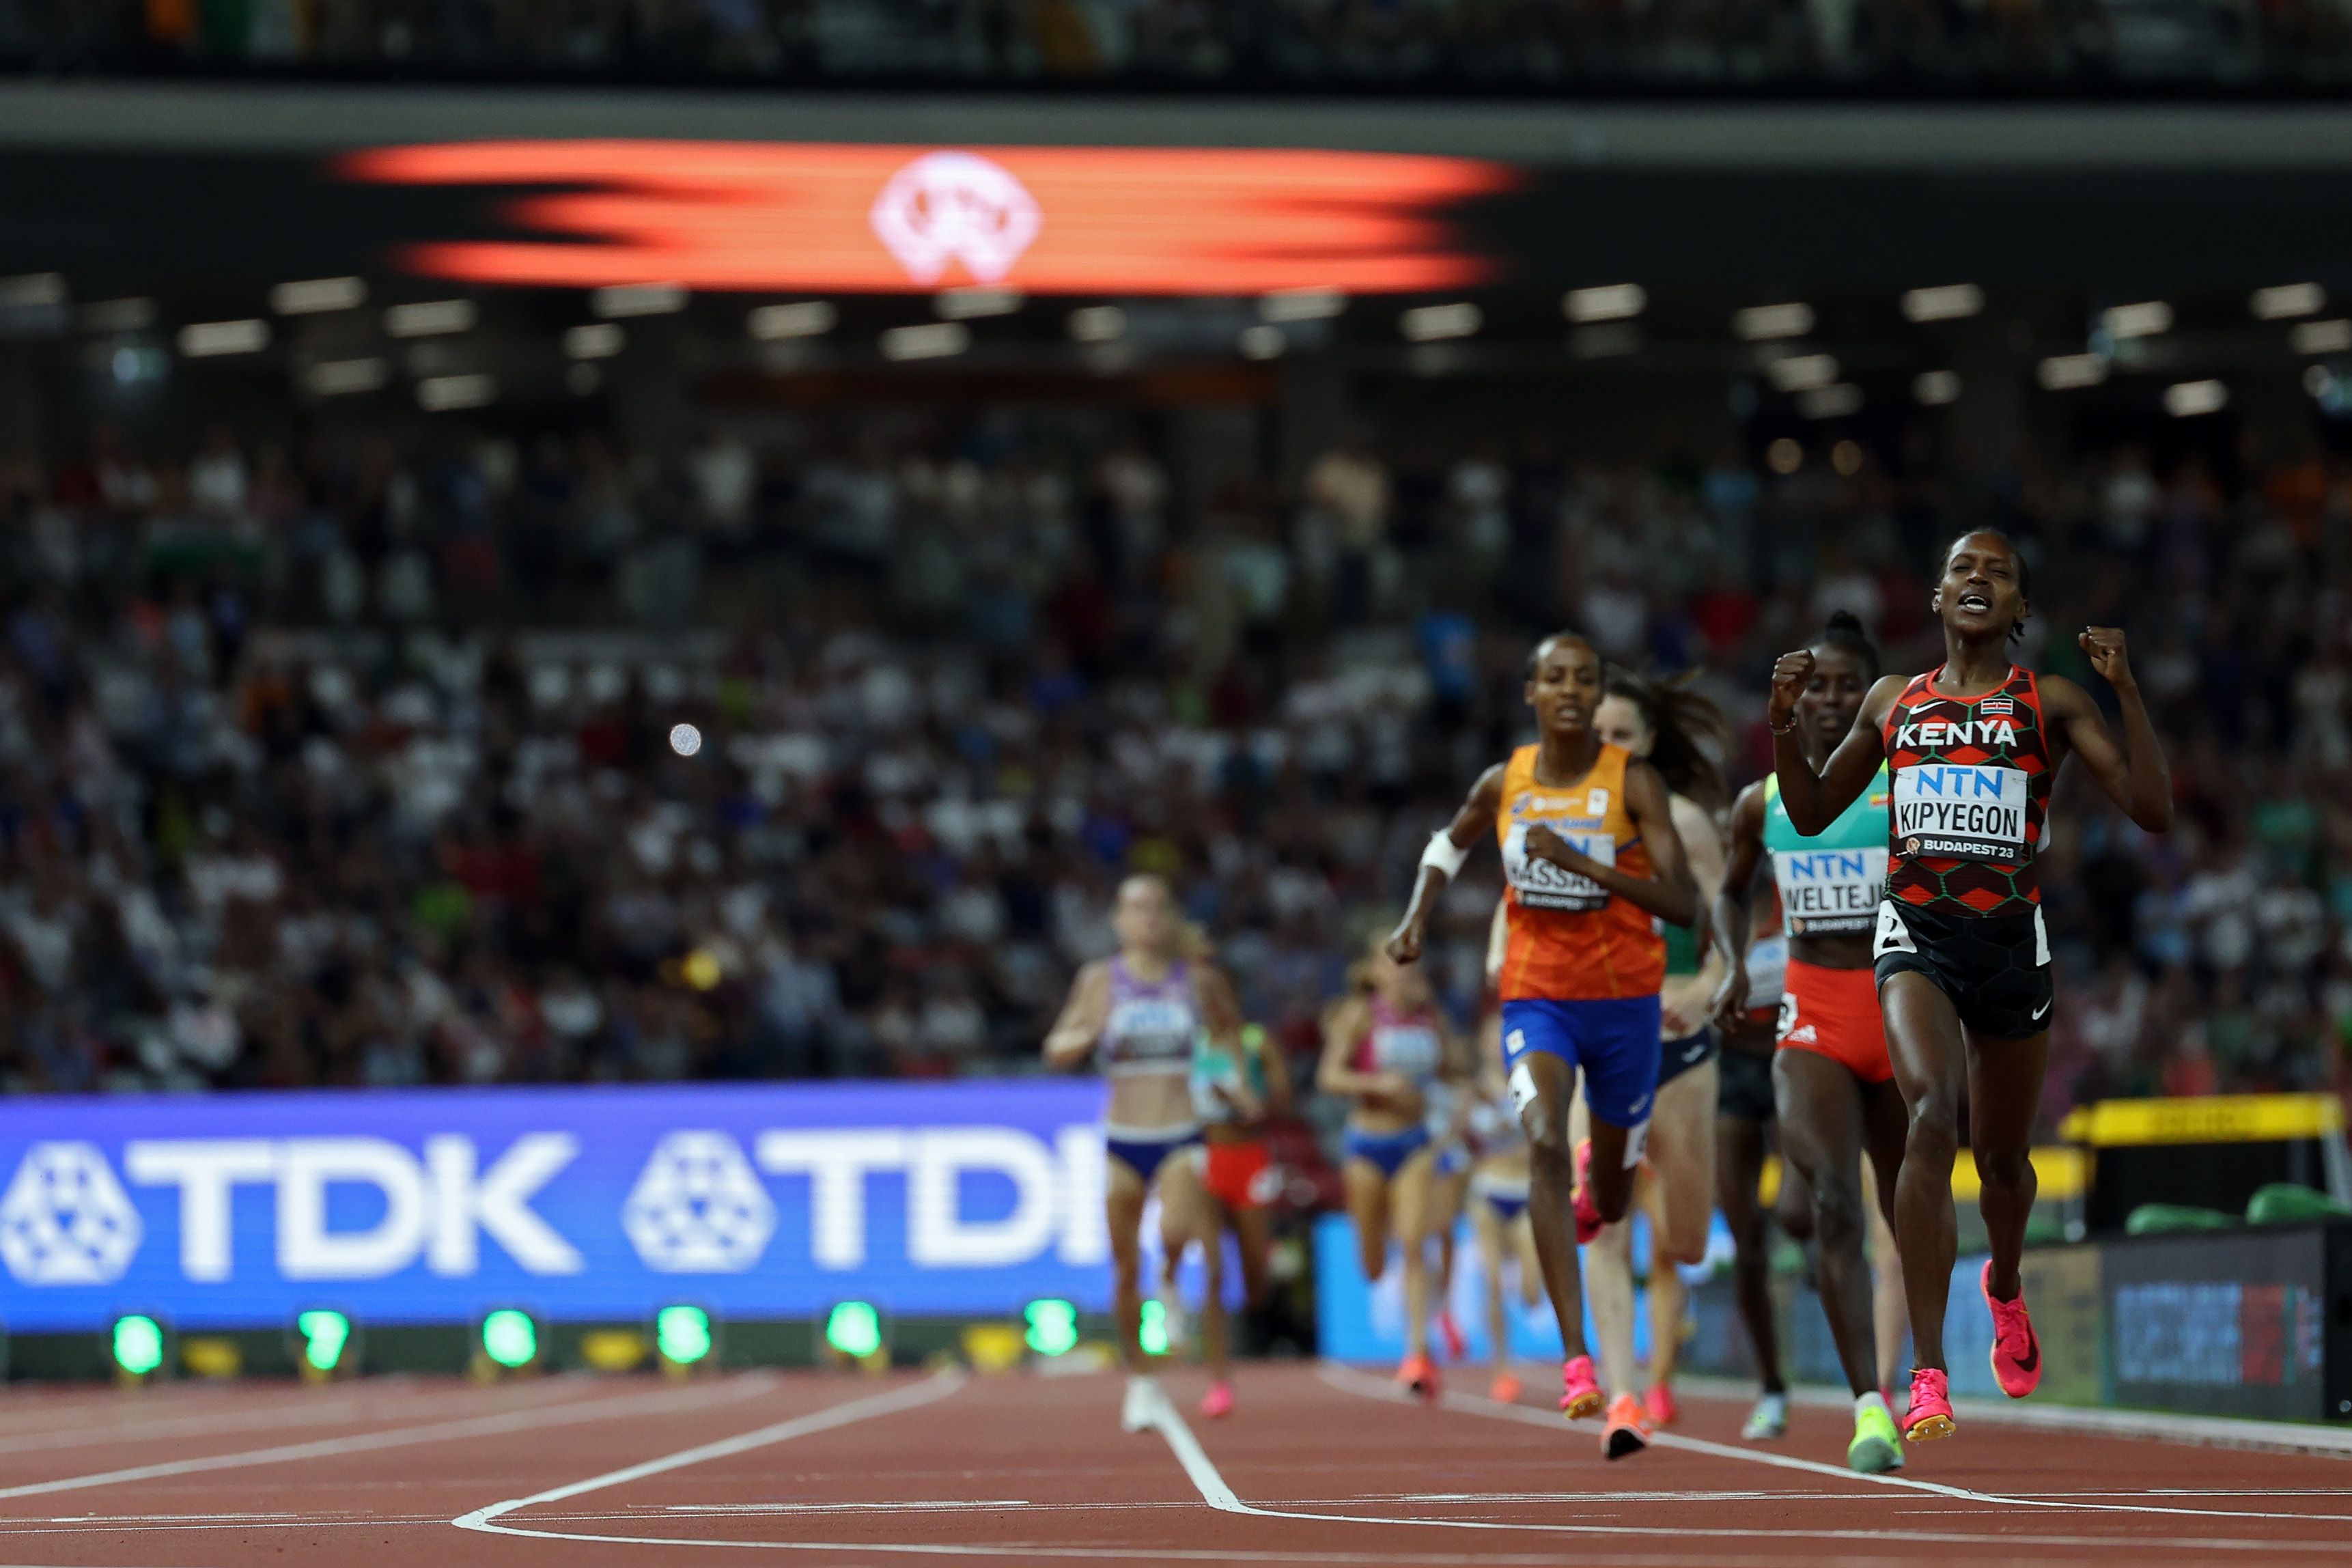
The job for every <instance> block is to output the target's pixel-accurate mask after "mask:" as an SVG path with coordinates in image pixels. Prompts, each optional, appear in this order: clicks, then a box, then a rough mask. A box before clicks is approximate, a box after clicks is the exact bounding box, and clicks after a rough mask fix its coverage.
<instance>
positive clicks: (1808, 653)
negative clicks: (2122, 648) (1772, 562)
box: [1764, 632, 2123, 730]
mask: <svg viewBox="0 0 2352 1568" xmlns="http://www.w3.org/2000/svg"><path fill="white" fill-rule="evenodd" d="M2122 635H2123V634H2122V633H2120V632H2118V633H2116V636H2117V637H2121V636H2122ZM1812 679H1813V655H1812V650H1811V649H1810V648H1799V649H1798V650H1797V651H1796V652H1794V653H1784V654H1782V655H1781V656H1780V658H1778V659H1776V660H1775V661H1774V662H1773V665H1772V695H1771V698H1770V699H1769V700H1768V701H1767V703H1766V704H1765V710H1764V711H1765V715H1766V717H1767V718H1768V719H1769V721H1770V722H1771V725H1772V728H1774V729H1775V730H1785V729H1787V728H1788V727H1789V721H1790V720H1791V719H1793V718H1795V717H1796V713H1797V699H1798V698H1800V697H1802V696H1803V695H1804V694H1805V687H1806V685H1807V684H1808V683H1810V682H1811V680H1812Z"/></svg>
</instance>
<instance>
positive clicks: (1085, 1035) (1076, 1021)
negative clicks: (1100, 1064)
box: [1045, 959, 1110, 1068]
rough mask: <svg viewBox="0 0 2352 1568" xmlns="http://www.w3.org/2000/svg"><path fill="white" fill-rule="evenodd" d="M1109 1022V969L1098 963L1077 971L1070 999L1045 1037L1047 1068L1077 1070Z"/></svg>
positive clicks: (1071, 986)
mask: <svg viewBox="0 0 2352 1568" xmlns="http://www.w3.org/2000/svg"><path fill="white" fill-rule="evenodd" d="M1109 1022H1110V965H1109V964H1108V963H1103V962H1102V961H1101V960H1099V959H1097V961H1095V962H1094V963H1089V964H1087V966H1086V967H1085V968H1084V969H1081V970H1079V971H1078V977H1077V979H1076V980H1075V981H1073V982H1071V984H1070V999H1069V1000H1068V1001H1066V1002H1065V1003H1063V1004H1062V1016H1060V1017H1058V1018H1056V1019H1055V1020H1054V1027H1053V1028H1052V1030H1051V1031H1050V1032H1048V1033H1047V1035H1046V1036H1045V1065H1046V1066H1047V1067H1055V1068H1066V1067H1074V1066H1076V1064H1077V1063H1079V1062H1081V1061H1083V1060H1085V1059H1086V1055H1087V1052H1088V1051H1091V1050H1093V1049H1094V1048H1095V1042H1096V1041H1097V1040H1098V1039H1100V1038H1102V1032H1103V1026H1105V1025H1107V1024H1108V1023H1109Z"/></svg>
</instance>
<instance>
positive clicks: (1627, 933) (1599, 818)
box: [1495, 745, 1666, 1002]
mask: <svg viewBox="0 0 2352 1568" xmlns="http://www.w3.org/2000/svg"><path fill="white" fill-rule="evenodd" d="M1537 750H1538V748H1536V747H1534V746H1521V747H1520V748H1519V749H1518V750H1517V751H1515V752H1512V753H1511V760H1510V762H1509V763H1508V764H1507V766H1506V767H1505V768H1504V770H1503V803H1502V808H1501V810H1500V811H1499V812H1497V813H1496V818H1495V835H1496V838H1497V839H1499V840H1500V841H1501V844H1502V848H1503V875H1504V878H1505V879H1506V881H1507V883H1508V884H1509V889H1508V891H1507V892H1506V894H1505V895H1504V898H1505V901H1506V902H1507V905H1508V907H1509V911H1510V912H1509V915H1508V916H1507V922H1508V931H1509V934H1508V936H1507V939H1506V945H1505V947H1504V950H1503V973H1502V974H1501V976H1500V984H1501V986H1502V994H1503V1000H1505V1001H1507V1002H1515V1001H1548V1002H1582V1001H1600V1000H1609V999H1615V998H1622V997H1633V996H1654V995H1656V994H1658V988H1659V986H1660V985H1661V984H1663V983H1664V980H1665V976H1666V943H1665V939H1664V937H1661V936H1660V935H1659V934H1658V931H1657V927H1656V925H1655V924H1654V922H1653V921H1651V919H1650V916H1649V914H1648V912H1647V911H1645V910H1641V909H1638V908H1636V907H1635V906H1634V905H1633V904H1631V903H1628V902H1627V901H1626V900H1623V899H1621V898H1618V897H1617V896H1616V895H1615V894H1613V893H1611V892H1610V891H1609V890H1608V889H1605V888H1603V887H1601V885H1600V884H1599V883H1597V882H1594V881H1592V880H1591V879H1589V878H1584V877H1578V876H1574V875H1571V874H1570V873H1569V872H1566V871H1563V870H1561V869H1560V868H1559V867H1557V866H1555V865H1553V864H1552V863H1551V862H1550V861H1549V860H1537V859H1530V858H1528V851H1527V837H1528V828H1529V827H1531V826H1534V825H1535V824H1537V823H1538V822H1540V823H1542V824H1544V825H1545V826H1549V828H1550V829H1551V830H1552V831H1553V832H1555V833H1557V834H1559V836H1560V837H1562V838H1565V839H1567V840H1568V841H1569V842H1570V844H1573V845H1574V846H1576V847H1577V848H1579V849H1580V850H1582V851H1583V852H1584V853H1585V854H1587V855H1589V856H1591V858H1593V859H1595V860H1597V861H1599V862H1600V863H1601V865H1603V866H1612V867H1614V868H1616V869H1618V870H1620V871H1622V872H1624V873H1625V874H1626V875H1627V876H1629V877H1647V876H1648V875H1649V874H1650V852H1649V850H1648V849H1647V848H1645V847H1643V843H1642V835H1641V831H1640V830H1639V829H1638V828H1637V827H1635V826H1634V825H1633V815H1632V814H1631V813H1630V812H1628V811H1627V810H1626V809H1625V764H1626V763H1628V762H1630V761H1632V760H1633V754H1632V753H1631V752H1627V751H1626V750H1625V749H1624V748H1623V747H1622V746H1609V745H1604V746H1602V747H1601V756H1600V759H1599V760H1598V761H1596V762H1595V763H1593V764H1592V767H1591V771H1589V772H1588V773H1585V775H1584V776H1583V777H1582V778H1581V779H1579V780H1578V781H1577V782H1576V783H1575V784H1570V785H1566V786H1561V785H1548V784H1538V783H1536V753H1537Z"/></svg>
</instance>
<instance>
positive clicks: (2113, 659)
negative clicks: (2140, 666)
mask: <svg viewBox="0 0 2352 1568" xmlns="http://www.w3.org/2000/svg"><path fill="white" fill-rule="evenodd" d="M2074 642H2075V644H2076V646H2077V647H2081V648H2082V650H2083V657H2084V658H2087V659H2089V660H2090V661H2091V668H2093V669H2095V670H2097V671H2098V672H2099V674H2100V676H2101V678H2102V679H2105V681H2106V683H2107V684H2108V685H2110V686H2112V687H2114V688H2115V689H2116V690H2118V691H2120V690H2122V689H2124V688H2126V687H2127V686H2129V685H2131V684H2132V681H2133V677H2132V672H2131V661H2130V659H2129V658H2126V656H2125V653H2124V634H2123V629H2122V628H2121V627H2120V626H2084V628H2083V629H2082V630H2081V631H2080V632H2078V633H2076V634H2075V636H2074Z"/></svg>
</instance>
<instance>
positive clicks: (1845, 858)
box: [1772, 845, 1886, 936]
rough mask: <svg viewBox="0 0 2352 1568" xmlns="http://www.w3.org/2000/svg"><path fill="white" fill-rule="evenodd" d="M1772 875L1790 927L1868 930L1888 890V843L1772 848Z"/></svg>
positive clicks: (1818, 931)
mask: <svg viewBox="0 0 2352 1568" xmlns="http://www.w3.org/2000/svg"><path fill="white" fill-rule="evenodd" d="M1772 880H1773V883H1774V885H1775V886H1776V887H1778V888H1779V889H1780V912H1781V914H1782V916H1783V918H1784V919H1786V921H1788V926H1789V930H1790V932H1791V933H1793V934H1795V935H1798V936H1824V935H1831V934H1834V933H1837V932H1841V931H1868V930H1869V929H1870V925H1871V921H1873V920H1874V918H1875V917H1876V915H1877V912H1878V904H1879V900H1881V899H1882V898H1883V897H1885V892H1886V849H1885V846H1884V845H1874V846H1872V847H1869V848H1856V849H1795V850H1776V851H1774V852H1773V856H1772Z"/></svg>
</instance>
